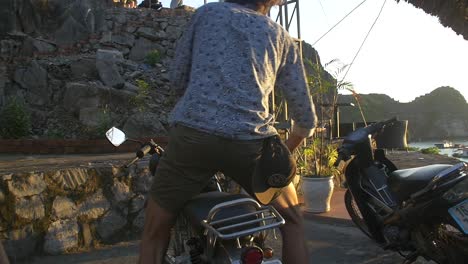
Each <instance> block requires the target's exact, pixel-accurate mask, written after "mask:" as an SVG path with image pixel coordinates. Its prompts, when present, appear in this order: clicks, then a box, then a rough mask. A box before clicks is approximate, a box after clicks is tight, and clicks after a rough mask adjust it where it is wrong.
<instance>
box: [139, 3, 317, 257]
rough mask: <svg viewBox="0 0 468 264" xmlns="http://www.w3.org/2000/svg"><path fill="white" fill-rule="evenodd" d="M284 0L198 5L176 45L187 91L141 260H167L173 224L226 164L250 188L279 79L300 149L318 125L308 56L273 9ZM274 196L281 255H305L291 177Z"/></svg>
mask: <svg viewBox="0 0 468 264" xmlns="http://www.w3.org/2000/svg"><path fill="white" fill-rule="evenodd" d="M280 2H281V0H230V1H225V2H224V3H210V4H207V5H204V6H202V7H200V8H199V9H198V10H197V12H196V13H195V14H194V15H193V17H192V20H191V22H190V24H189V26H188V28H187V30H186V32H185V33H184V35H183V36H182V37H181V39H180V40H179V42H178V44H177V49H176V53H175V54H176V55H175V58H174V62H173V67H172V69H171V75H170V77H171V81H172V86H173V89H174V92H175V93H176V94H177V95H182V98H181V99H180V100H179V102H178V103H177V105H176V107H175V108H174V110H173V111H172V113H171V119H170V122H171V124H172V125H173V128H172V130H171V131H170V138H169V144H168V146H167V148H166V152H165V155H164V156H163V157H162V159H161V161H160V164H159V167H158V169H157V172H156V176H155V178H154V181H153V185H152V188H151V198H150V199H149V200H148V205H147V208H146V217H145V227H144V231H143V237H142V244H141V249H140V260H139V262H140V263H144V264H146V263H151V264H153V263H158V264H159V263H162V261H163V258H164V254H165V252H166V250H167V247H168V242H169V239H170V229H171V227H172V226H173V224H174V221H175V219H176V216H177V214H178V212H179V211H180V210H181V209H182V208H183V206H184V205H185V203H186V202H187V201H188V200H189V199H191V198H192V197H193V196H195V195H197V194H198V193H199V192H200V191H201V190H202V189H203V187H205V186H206V185H207V183H208V181H209V180H210V178H211V176H212V175H213V174H214V173H215V172H217V171H222V172H223V173H224V174H225V175H227V176H229V177H231V178H233V179H234V180H236V181H237V182H238V183H239V184H240V185H241V186H242V187H243V188H244V189H245V190H246V191H247V192H249V193H251V194H253V192H252V186H251V182H252V175H253V171H254V169H255V166H256V161H257V160H259V157H260V155H261V153H262V146H263V141H264V140H265V139H266V138H269V137H273V136H275V135H276V134H277V131H276V130H275V128H274V127H273V123H274V116H273V113H270V112H269V100H268V96H269V95H270V94H271V92H272V90H273V89H274V87H275V86H276V87H277V88H278V89H280V90H281V91H282V93H283V94H284V96H285V97H286V99H287V100H288V102H289V107H290V112H291V116H292V118H293V119H294V121H295V125H294V127H293V130H292V133H291V135H290V137H289V138H288V140H287V141H286V145H287V147H288V148H289V149H290V150H291V151H292V150H294V149H295V148H296V147H297V146H298V145H299V144H300V143H301V142H302V140H303V139H304V138H305V137H308V136H311V135H312V134H313V131H314V128H315V125H316V115H315V110H314V105H313V102H312V100H311V97H310V95H309V92H308V88H307V84H306V77H305V73H304V66H303V63H302V58H301V56H300V54H299V52H298V49H297V47H296V45H295V43H294V41H293V40H292V38H291V37H290V36H289V35H288V33H287V32H286V31H285V30H284V29H283V28H282V27H281V26H279V25H278V24H276V23H275V22H273V21H272V20H271V19H270V18H269V17H267V14H268V11H269V10H270V8H271V7H272V6H274V5H277V4H279V3H280ZM272 205H273V206H275V208H276V209H277V210H278V211H279V212H280V213H281V215H282V216H283V217H284V218H285V220H286V225H284V226H283V227H282V228H281V232H282V238H283V261H284V263H287V264H308V263H309V261H308V256H307V250H306V245H305V239H304V231H303V220H302V216H301V213H300V211H299V208H298V200H297V194H296V191H295V189H294V187H293V185H292V184H289V186H287V187H286V188H283V193H282V194H281V195H280V196H279V197H278V198H277V199H276V200H274V201H273V202H272Z"/></svg>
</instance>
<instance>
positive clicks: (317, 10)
mask: <svg viewBox="0 0 468 264" xmlns="http://www.w3.org/2000/svg"><path fill="white" fill-rule="evenodd" d="M161 2H162V3H163V6H165V7H168V6H169V4H170V0H162V1H161ZM208 2H215V1H208ZM361 2H362V0H346V1H343V0H302V1H300V14H301V29H302V30H301V31H302V32H301V34H302V39H303V40H305V41H306V42H308V43H310V44H313V43H315V42H316V40H318V39H319V38H320V37H321V36H322V35H323V34H324V33H325V32H327V31H328V30H329V29H330V28H331V27H332V26H333V25H335V24H336V23H337V22H338V21H339V20H341V19H342V18H343V17H344V16H345V15H346V14H348V13H349V12H350V11H351V10H352V9H353V8H355V7H356V6H358V5H359V4H360V3H361ZM384 2H385V0H368V1H366V2H365V3H364V4H362V5H361V6H360V7H359V8H358V9H357V10H356V11H355V12H354V13H352V14H351V15H350V16H349V17H348V18H347V19H346V20H344V21H343V22H342V23H341V24H340V25H338V26H337V27H336V28H335V29H334V30H333V31H331V32H330V33H329V34H327V35H326V36H325V37H324V38H322V40H320V41H319V42H318V43H317V44H315V45H314V48H315V49H316V50H317V51H318V53H319V55H320V57H321V60H322V64H325V63H326V62H329V61H331V60H335V59H337V60H339V61H340V62H341V63H343V64H350V63H351V62H352V60H353V57H354V56H355V55H356V53H357V51H358V49H359V47H360V46H361V44H362V42H363V40H364V38H365V36H366V34H367V33H368V31H369V29H370V28H371V25H372V24H373V23H374V21H375V19H376V17H377V15H378V13H379V11H380V9H381V7H382V5H383V3H384ZM184 4H186V5H189V6H193V7H198V6H200V5H202V4H203V0H186V1H184ZM290 7H292V6H291V5H290ZM276 12H277V8H276ZM272 13H275V8H274V9H273V10H272ZM291 35H293V36H296V35H297V34H296V29H295V25H293V26H292V28H291ZM467 63H468V41H467V40H464V39H463V37H462V36H460V35H457V34H456V33H455V32H454V31H453V30H452V29H450V28H445V27H444V26H442V25H441V24H440V23H439V22H438V19H437V18H436V17H433V16H431V15H429V14H426V13H425V12H424V11H422V10H421V9H417V8H416V7H414V6H412V5H410V4H408V3H406V2H404V1H400V3H397V2H396V1H394V0H387V1H386V2H385V6H384V8H383V11H382V14H381V16H380V18H379V19H378V20H377V22H376V24H375V26H374V28H373V30H372V31H371V33H370V35H369V37H368V38H367V40H366V42H365V44H364V46H363V48H362V50H361V52H360V53H359V55H358V57H357V58H356V60H355V62H354V64H353V65H352V66H351V67H350V69H349V73H348V74H347V76H346V78H345V81H348V82H351V83H352V84H353V85H354V89H355V90H356V92H358V93H361V94H368V93H383V94H387V95H389V96H390V97H392V98H394V99H395V100H397V101H400V102H410V101H412V100H414V99H415V98H416V97H418V96H421V95H424V94H427V93H430V92H431V91H432V90H434V89H436V88H438V87H440V86H451V87H453V88H455V89H457V90H458V91H460V92H461V93H462V94H463V95H464V97H465V99H466V100H467V101H468V70H467V67H466V64H467ZM330 71H334V69H330ZM341 77H342V76H340V77H339V78H341Z"/></svg>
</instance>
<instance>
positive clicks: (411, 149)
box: [406, 147, 419, 151]
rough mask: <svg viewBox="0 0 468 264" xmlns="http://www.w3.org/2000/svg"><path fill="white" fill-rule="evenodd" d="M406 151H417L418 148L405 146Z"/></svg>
mask: <svg viewBox="0 0 468 264" xmlns="http://www.w3.org/2000/svg"><path fill="white" fill-rule="evenodd" d="M406 150H407V151H419V148H417V147H408V148H406Z"/></svg>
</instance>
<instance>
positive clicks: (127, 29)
mask: <svg viewBox="0 0 468 264" xmlns="http://www.w3.org/2000/svg"><path fill="white" fill-rule="evenodd" d="M136 30H137V29H136V27H133V26H127V27H125V31H126V32H128V33H135V31H136Z"/></svg>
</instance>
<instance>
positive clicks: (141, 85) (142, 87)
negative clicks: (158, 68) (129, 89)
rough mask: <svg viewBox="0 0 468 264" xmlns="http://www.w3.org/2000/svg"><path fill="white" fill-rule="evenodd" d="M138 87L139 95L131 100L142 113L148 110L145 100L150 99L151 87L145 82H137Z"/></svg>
mask: <svg viewBox="0 0 468 264" xmlns="http://www.w3.org/2000/svg"><path fill="white" fill-rule="evenodd" d="M136 83H137V86H138V92H137V94H136V95H135V96H134V97H133V98H132V99H130V102H131V103H132V104H133V105H134V106H136V107H137V108H138V110H139V111H140V112H142V111H144V110H145V108H146V103H145V99H146V98H147V97H149V92H150V86H149V84H148V83H147V82H145V81H144V80H140V79H138V80H136Z"/></svg>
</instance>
